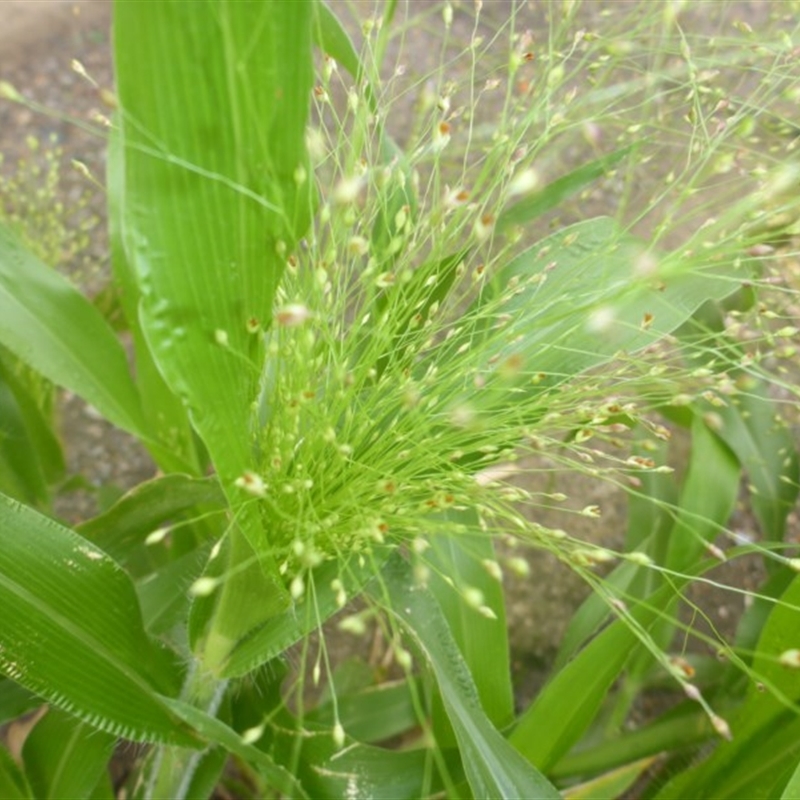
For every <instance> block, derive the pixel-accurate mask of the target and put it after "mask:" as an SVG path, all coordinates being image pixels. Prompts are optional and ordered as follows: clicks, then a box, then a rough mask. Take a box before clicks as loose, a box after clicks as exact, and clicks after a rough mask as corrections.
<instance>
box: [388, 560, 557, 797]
mask: <svg viewBox="0 0 800 800" xmlns="http://www.w3.org/2000/svg"><path fill="white" fill-rule="evenodd" d="M383 577H384V582H383V586H384V588H385V591H386V593H387V597H385V598H384V597H381V595H380V593H379V592H378V593H377V597H376V599H378V600H380V601H386V600H388V601H389V604H390V610H391V611H392V613H393V614H394V615H395V616H396V617H397V618H398V620H399V621H400V622H401V624H402V625H403V627H404V628H405V629H406V630H407V631H408V632H409V633H410V634H411V636H412V637H413V639H414V640H415V642H416V644H417V645H418V646H419V648H420V650H421V651H422V653H423V654H424V655H425V658H426V659H427V660H428V662H429V663H430V665H431V668H432V669H433V672H434V674H435V676H436V681H437V683H438V686H439V690H440V691H441V693H442V699H443V701H444V705H445V709H446V710H447V713H448V716H449V718H450V722H451V723H452V725H453V729H454V730H455V733H456V737H457V739H458V746H459V750H460V751H461V758H462V760H463V763H464V769H465V771H466V774H467V779H468V780H469V784H470V788H471V789H472V792H473V794H474V796H475V797H493V798H495V797H496V798H520V797H525V798H531V800H533V799H534V798H558V797H560V795H559V793H558V791H557V790H556V789H555V788H554V787H553V786H552V785H551V784H550V783H549V782H548V781H547V779H546V778H545V777H544V776H543V775H541V774H540V773H539V772H538V771H537V770H535V769H534V768H533V767H532V766H531V764H530V763H528V762H526V761H525V760H524V759H523V758H522V757H521V756H520V755H519V753H517V752H515V750H514V749H513V748H512V747H511V746H510V745H509V743H508V742H507V741H506V740H505V739H504V738H503V737H502V736H501V735H500V733H499V732H498V731H497V729H496V728H495V727H494V726H493V725H492V724H491V722H490V721H489V719H488V718H487V716H486V714H485V713H484V712H483V710H482V709H481V705H480V701H479V699H478V693H477V690H476V689H475V683H474V681H473V680H472V677H471V675H470V674H469V670H468V669H467V667H466V664H465V663H464V660H463V658H462V657H461V654H460V652H459V650H458V647H457V645H456V643H455V641H454V640H453V637H452V634H451V633H450V631H449V630H448V625H447V622H446V620H445V619H444V616H443V615H442V612H441V610H440V609H439V607H438V605H437V603H436V600H435V599H434V598H433V596H432V595H431V594H430V593H429V592H427V591H424V590H422V589H419V588H417V587H415V585H414V575H413V571H412V569H411V568H410V567H409V565H408V564H406V563H405V562H404V561H402V560H401V559H399V558H396V559H393V560H392V561H391V562H390V564H389V565H387V567H386V569H385V570H384V572H383Z"/></svg>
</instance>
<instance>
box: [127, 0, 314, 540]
mask: <svg viewBox="0 0 800 800" xmlns="http://www.w3.org/2000/svg"><path fill="white" fill-rule="evenodd" d="M313 10H314V3H313V2H304V3H297V4H289V3H259V2H239V3H229V2H222V1H221V0H202V1H201V2H195V3H191V4H186V3H157V4H142V3H140V2H135V0H118V1H117V3H116V4H115V25H114V31H115V55H116V71H117V83H118V90H119V98H120V102H121V108H122V114H121V130H122V140H121V147H120V148H118V152H117V157H119V158H122V159H123V166H122V175H123V178H122V181H123V185H124V192H125V200H124V204H123V207H122V209H121V219H120V222H121V226H122V231H121V233H122V239H123V242H124V246H125V251H126V253H125V254H126V257H127V260H128V262H129V264H130V266H131V269H132V270H133V271H134V273H135V275H136V280H137V281H138V283H139V287H140V292H141V298H142V299H141V304H140V312H139V313H140V319H141V324H142V328H143V330H144V332H145V335H146V337H147V340H148V342H149V344H150V346H151V349H152V352H153V355H154V358H155V361H156V363H157V364H158V366H159V369H160V370H161V372H162V374H163V375H164V377H165V379H166V381H167V383H168V384H169V386H170V387H171V388H172V389H173V391H175V392H177V393H178V395H179V396H180V397H181V398H182V399H183V400H184V402H185V403H187V405H188V407H189V409H190V413H191V415H192V420H193V422H194V424H195V426H196V427H197V429H198V430H199V432H200V434H201V436H202V437H203V438H204V440H205V443H206V445H207V447H208V449H209V452H210V453H211V456H212V458H213V460H214V462H215V465H216V467H217V470H218V471H219V472H220V474H221V475H222V476H223V479H225V480H230V479H232V478H235V477H237V476H238V475H240V474H241V473H242V472H243V471H244V470H245V469H248V468H250V467H251V466H252V454H251V451H250V448H251V431H250V412H251V403H252V401H253V399H254V398H255V396H256V391H257V382H258V375H259V371H260V360H261V359H262V358H263V357H264V351H263V346H262V344H261V342H260V337H259V335H258V334H257V333H251V332H248V326H249V328H250V330H255V329H256V328H261V329H263V328H266V327H269V325H270V324H271V320H272V316H273V308H272V305H273V298H274V296H275V291H276V289H277V286H278V282H279V280H280V278H281V274H282V272H283V268H284V265H285V263H286V259H287V257H288V256H289V255H290V254H291V252H292V249H293V247H294V244H295V242H296V241H297V239H298V237H299V236H300V235H302V233H303V232H304V231H305V229H306V227H307V225H308V221H309V219H310V213H311V193H310V192H311V190H310V183H311V182H310V180H308V179H304V178H303V174H305V175H306V176H308V175H309V169H308V165H307V157H306V153H305V145H304V129H305V124H306V119H307V117H308V111H309V105H310V92H311V88H312V85H313V73H312V63H311V19H312V16H313ZM165 53H169V54H171V57H170V58H164V54H165ZM250 535H254V534H253V532H252V531H251V532H250Z"/></svg>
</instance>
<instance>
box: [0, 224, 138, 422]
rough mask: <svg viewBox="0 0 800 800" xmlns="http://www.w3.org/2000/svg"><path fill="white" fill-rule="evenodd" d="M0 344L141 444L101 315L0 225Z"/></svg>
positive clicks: (123, 371)
mask: <svg viewBox="0 0 800 800" xmlns="http://www.w3.org/2000/svg"><path fill="white" fill-rule="evenodd" d="M0 343H2V344H3V345H5V346H6V347H7V348H8V349H9V350H11V351H12V352H13V353H14V354H15V355H16V356H17V357H18V358H20V359H22V360H23V361H24V362H25V363H27V364H30V365H31V366H32V367H33V368H34V369H35V370H36V371H37V372H40V373H41V374H42V375H44V376H45V377H46V378H48V379H49V380H51V381H52V382H53V383H55V384H57V385H59V386H64V387H65V388H67V389H70V390H71V391H73V392H75V393H76V394H78V395H80V396H81V397H83V398H84V399H85V400H87V401H88V402H89V403H91V404H92V405H93V406H95V408H97V410H98V411H100V412H101V413H102V414H103V416H105V417H107V418H108V419H109V420H110V421H111V422H113V423H114V424H115V425H118V426H119V427H120V428H123V429H124V430H126V431H129V432H130V433H133V434H134V435H136V436H139V437H140V438H147V429H146V428H147V426H146V423H145V420H144V415H143V414H142V409H141V405H140V401H139V395H138V393H137V391H136V387H135V386H134V384H133V381H132V379H131V376H130V373H129V372H128V364H127V361H126V359H125V351H124V350H123V349H122V346H121V345H120V343H119V342H118V341H117V338H116V336H115V335H114V332H113V331H112V330H111V328H110V327H109V326H108V324H107V323H106V321H105V320H104V319H103V317H102V316H101V314H100V312H99V311H98V310H97V309H96V308H95V307H94V306H93V305H92V304H91V303H90V302H89V301H88V300H87V299H86V298H85V297H84V296H83V295H82V294H80V292H78V291H77V290H76V289H75V288H74V287H73V286H72V285H71V284H70V283H69V282H68V281H67V280H66V278H64V277H62V276H61V275H59V274H58V273H57V272H55V270H52V269H50V268H48V267H46V266H45V265H44V264H42V263H41V262H40V261H39V260H38V259H37V258H36V257H35V256H33V255H32V254H31V253H29V252H28V251H27V250H26V249H25V248H24V247H23V246H22V245H21V244H20V242H19V241H17V240H16V239H15V238H14V236H13V235H12V234H11V233H10V232H9V231H8V230H7V229H6V228H5V227H3V226H2V225H0Z"/></svg>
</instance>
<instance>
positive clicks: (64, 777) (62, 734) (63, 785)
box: [22, 708, 116, 800]
mask: <svg viewBox="0 0 800 800" xmlns="http://www.w3.org/2000/svg"><path fill="white" fill-rule="evenodd" d="M115 741H116V740H115V738H114V737H113V736H111V735H109V734H107V733H102V732H101V731H98V730H95V729H94V728H92V727H90V726H89V725H87V724H86V723H85V722H80V721H79V720H77V719H75V718H74V717H70V716H68V715H67V714H65V713H64V712H63V711H59V710H57V709H54V708H51V709H49V710H48V711H47V713H46V714H45V715H44V717H42V719H40V720H39V722H37V723H36V725H35V726H34V728H33V730H32V731H31V732H30V734H29V735H28V736H27V738H26V739H25V745H24V747H23V749H22V758H23V761H24V763H25V774H26V775H27V776H28V780H29V781H30V784H31V787H32V788H33V791H34V793H35V795H36V797H38V798H40V800H49V799H50V798H52V800H61V798H65V797H69V798H74V800H80V798H88V797H90V796H91V795H92V793H93V792H94V789H95V787H96V786H97V784H98V782H99V781H100V777H101V776H102V774H103V772H104V770H106V769H107V765H108V760H109V759H110V758H111V754H112V752H113V750H114V744H115Z"/></svg>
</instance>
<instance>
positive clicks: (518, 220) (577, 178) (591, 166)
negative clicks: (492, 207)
mask: <svg viewBox="0 0 800 800" xmlns="http://www.w3.org/2000/svg"><path fill="white" fill-rule="evenodd" d="M638 146H639V145H638V144H635V145H628V146H627V147H621V148H620V149H619V150H615V151H614V152H613V153H609V154H608V155H605V156H602V157H601V158H598V159H596V160H594V161H590V162H589V163H588V164H583V165H581V166H580V167H578V168H577V169H574V170H573V171H572V172H569V173H567V174H566V175H563V176H562V177H560V178H558V179H556V180H554V181H552V182H551V183H548V184H547V186H545V187H543V188H542V189H539V190H538V191H536V192H532V193H531V194H529V195H528V196H527V197H525V198H523V199H522V200H518V201H517V202H516V203H514V204H513V205H510V206H508V207H507V208H505V209H503V211H502V212H501V213H500V216H499V217H498V218H497V226H498V228H500V229H501V230H502V229H503V228H509V227H511V226H512V225H524V224H525V223H527V222H530V221H531V220H534V219H536V217H538V216H541V215H542V214H544V213H545V212H547V211H550V210H551V209H553V208H556V207H557V206H560V205H561V204H562V203H563V202H564V201H565V200H567V199H568V198H570V197H572V196H573V195H575V194H577V193H578V192H579V191H581V189H584V188H585V187H586V186H588V185H589V184H590V183H593V182H594V181H596V180H597V179H598V178H602V177H603V176H604V175H606V174H607V173H608V172H609V171H610V170H612V169H613V168H614V167H615V166H616V165H617V164H619V163H620V161H622V160H623V159H624V158H625V157H627V156H628V155H630V154H631V152H632V151H633V150H634V148H636V147H638Z"/></svg>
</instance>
